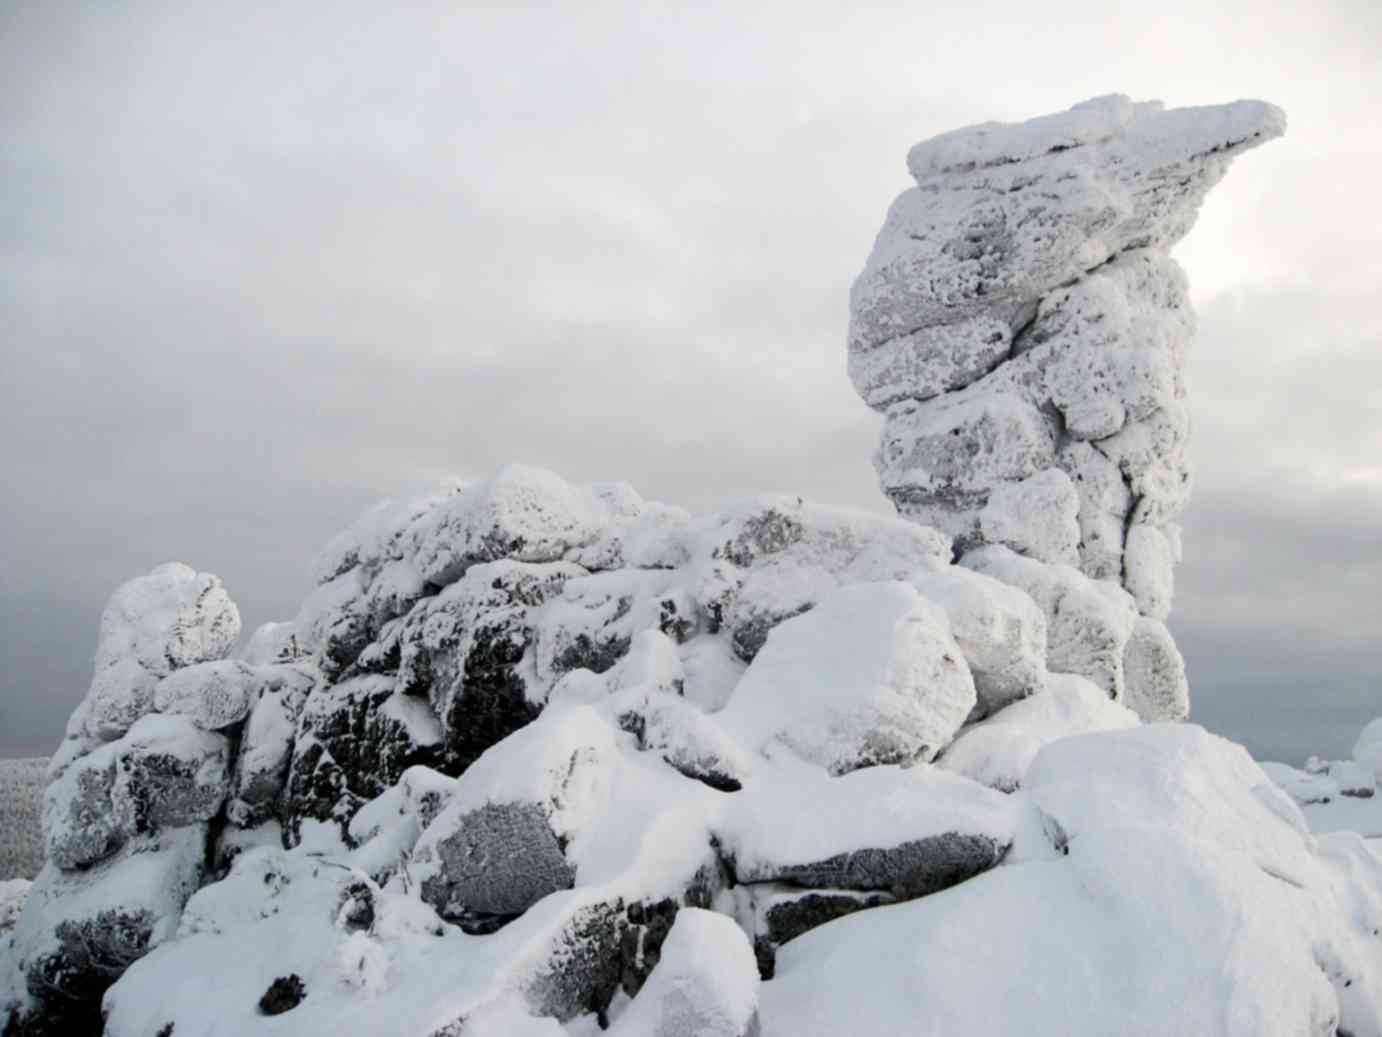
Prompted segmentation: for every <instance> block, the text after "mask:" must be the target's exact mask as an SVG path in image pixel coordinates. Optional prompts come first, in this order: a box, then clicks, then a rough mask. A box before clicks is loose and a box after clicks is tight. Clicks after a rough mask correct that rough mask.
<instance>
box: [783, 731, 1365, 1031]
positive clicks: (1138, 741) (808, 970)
mask: <svg viewBox="0 0 1382 1037" xmlns="http://www.w3.org/2000/svg"><path fill="white" fill-rule="evenodd" d="M1027 788H1028V790H1029V793H1028V794H1030V795H1032V796H1033V798H1034V799H1035V800H1036V801H1037V802H1038V803H1039V804H1040V806H1041V807H1042V809H1043V810H1046V811H1048V812H1050V813H1051V814H1052V815H1053V816H1054V817H1055V819H1056V820H1057V821H1058V822H1059V824H1060V825H1061V826H1062V827H1063V828H1064V829H1065V831H1066V832H1067V833H1068V835H1069V837H1070V841H1069V856H1068V857H1066V858H1059V859H1036V860H1032V861H1029V862H1025V863H1020V864H1015V865H1012V866H1008V867H1002V868H998V869H995V870H993V871H990V872H988V873H986V874H983V875H980V876H978V877H977V878H974V879H971V880H970V881H968V882H965V883H962V884H961V885H959V886H957V887H955V888H954V889H951V890H947V891H945V892H943V893H939V894H935V895H933V896H930V897H926V898H923V899H921V900H918V901H914V902H911V903H907V904H901V905H897V906H893V907H883V908H878V909H875V910H873V911H867V912H861V913H859V914H855V915H852V916H850V917H848V918H845V919H841V920H839V921H837V922H834V923H831V924H830V925H826V926H823V927H821V928H819V929H816V930H814V931H812V932H809V933H807V934H805V935H804V936H801V937H799V938H798V939H796V940H794V941H793V942H792V943H790V944H789V945H787V946H786V947H784V948H783V949H782V950H781V952H780V953H779V956H778V963H777V978H776V979H774V981H773V982H772V983H769V984H766V985H765V986H764V988H763V1011H762V1016H763V1021H764V1033H765V1034H766V1035H777V1034H781V1035H783V1037H786V1035H792V1037H801V1035H808V1037H809V1035H816V1034H820V1035H826V1034H832V1035H833V1034H841V1033H868V1034H872V1035H881V1037H889V1035H899V1037H900V1035H904V1034H905V1035H909V1037H914V1035H917V1034H922V1035H932V1034H934V1035H937V1037H940V1035H943V1034H953V1033H961V1032H982V1033H1041V1034H1057V1033H1062V1034H1063V1033H1081V1034H1084V1033H1117V1034H1124V1035H1134V1037H1137V1035H1147V1037H1150V1035H1153V1034H1156V1035H1162V1034H1171V1033H1175V1034H1192V1033H1193V1034H1196V1035H1201V1037H1214V1035H1221V1034H1222V1035H1228V1034H1235V1035H1244V1037H1247V1035H1249V1034H1256V1035H1262V1034H1267V1035H1272V1034H1279V1035H1281V1037H1287V1035H1301V1034H1318V1035H1321V1037H1323V1035H1327V1034H1332V1033H1334V1032H1335V1029H1336V1028H1337V1029H1339V1030H1341V1031H1342V1030H1347V1031H1348V1032H1350V1033H1366V1034H1375V1033H1377V1032H1379V1024H1378V1020H1379V1018H1382V1017H1380V1016H1379V1004H1380V1002H1379V1000H1378V998H1379V994H1382V971H1379V969H1382V946H1379V944H1378V941H1377V939H1376V937H1375V936H1374V935H1373V932H1374V931H1375V930H1376V928H1377V926H1378V923H1379V921H1382V913H1380V912H1382V896H1380V895H1379V894H1382V887H1379V885H1378V883H1379V881H1382V864H1380V863H1379V861H1378V859H1377V858H1376V857H1375V856H1373V855H1372V854H1371V853H1370V852H1369V851H1368V850H1366V849H1364V848H1363V847H1362V844H1361V842H1360V841H1358V840H1357V839H1356V837H1354V838H1353V839H1352V840H1350V839H1347V838H1342V837H1332V838H1335V839H1336V841H1332V842H1330V843H1328V844H1319V845H1317V844H1316V842H1315V840H1314V839H1312V838H1311V837H1310V836H1309V835H1308V834H1307V833H1306V832H1304V830H1303V827H1304V826H1303V822H1302V821H1301V820H1300V817H1299V814H1298V813H1297V812H1295V810H1294V807H1292V806H1291V805H1290V804H1289V803H1285V804H1282V803H1281V802H1279V800H1278V799H1277V797H1280V796H1281V794H1280V793H1279V792H1278V791H1277V790H1275V789H1274V788H1272V787H1271V786H1270V783H1269V782H1267V780H1266V777H1265V775H1263V774H1262V772H1261V771H1260V770H1259V769H1258V768H1257V767H1256V766H1255V765H1254V764H1253V763H1252V761H1251V760H1250V759H1249V758H1248V757H1247V754H1246V753H1244V752H1243V750H1242V749H1240V748H1238V747H1236V746H1233V745H1231V744H1230V743H1226V742H1223V741H1222V740H1220V739H1216V738H1214V737H1213V736H1210V735H1207V734H1205V733H1204V732H1203V731H1201V730H1199V729H1198V728H1194V727H1190V726H1163V725H1157V726H1153V727H1147V728H1141V729H1134V730H1130V731H1125V732H1100V733H1095V734H1089V735H1083V736H1079V737H1074V738H1069V739H1065V740H1061V741H1057V742H1055V743H1053V744H1051V745H1050V746H1048V747H1047V748H1046V749H1044V750H1042V752H1041V753H1040V754H1039V755H1038V757H1037V760H1036V762H1035V763H1034V765H1033V767H1032V769H1031V772H1030V773H1029V781H1028V785H1027ZM921 1006H925V1007H924V1009H923V1008H921Z"/></svg>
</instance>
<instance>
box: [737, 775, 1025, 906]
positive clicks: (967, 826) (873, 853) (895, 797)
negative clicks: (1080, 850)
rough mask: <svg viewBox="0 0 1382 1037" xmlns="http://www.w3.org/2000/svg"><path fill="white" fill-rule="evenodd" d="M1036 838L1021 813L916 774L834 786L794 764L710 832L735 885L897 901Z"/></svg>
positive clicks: (756, 786)
mask: <svg viewBox="0 0 1382 1037" xmlns="http://www.w3.org/2000/svg"><path fill="white" fill-rule="evenodd" d="M804 819H809V823H803V822H804ZM1040 832H1041V824H1040V821H1039V819H1037V818H1036V815H1035V814H1033V813H1031V812H1030V811H1029V810H1028V808H1027V807H1026V805H1025V804H1022V803H1016V802H1013V801H1012V800H1011V799H1010V798H1009V797H1006V796H1003V795H1002V794H1000V793H998V792H995V791H993V790H992V789H987V788H984V787H983V786H981V785H979V784H977V783H975V782H973V781H970V780H968V779H966V778H961V777H958V776H956V775H954V774H949V773H947V772H945V771H942V770H940V769H938V768H933V767H928V766H925V765H917V766H915V767H911V768H900V767H891V766H888V767H871V768H868V769H865V770H860V771H855V772H852V773H850V774H846V775H843V776H841V777H838V778H832V777H829V776H827V775H824V774H822V773H821V772H820V771H816V770H813V769H811V768H805V767H802V766H801V765H799V764H798V765H795V766H787V767H783V768H768V769H762V770H760V772H759V773H758V775H757V776H756V778H755V781H754V782H753V783H752V784H750V785H749V786H748V787H747V788H746V789H745V790H744V791H743V792H742V793H738V794H736V795H735V796H734V797H733V798H732V799H731V800H730V801H729V802H728V803H727V804H726V805H725V808H724V813H723V814H722V816H721V817H720V818H719V820H718V821H717V822H716V825H715V834H716V838H717V839H718V841H719V844H720V847H721V852H722V853H723V854H724V856H725V859H726V861H727V863H728V866H729V868H730V870H731V872H732V874H733V876H734V879H735V881H736V882H737V883H740V884H753V883H765V882H787V883H791V884H794V885H796V886H801V887H809V888H814V889H828V890H842V889H843V890H854V891H856V892H885V893H888V894H889V895H891V896H892V897H894V898H895V899H898V900H908V899H911V898H913V897H919V896H926V895H928V894H930V893H934V892H936V891H938V890H941V889H945V888H947V887H949V886H952V885H954V884H956V883H957V882H961V881H963V880H964V879H967V878H969V877H971V876H973V875H977V874H979V873H980V872H982V871H985V870H987V869H989V868H992V867H993V866H995V865H996V864H998V863H999V862H1000V861H1002V860H1003V858H1004V856H1005V855H1006V854H1007V853H1008V851H1009V849H1011V848H1012V846H1013V845H1014V843H1015V842H1018V841H1021V840H1025V841H1026V842H1027V843H1028V844H1029V845H1028V849H1029V850H1030V851H1032V852H1035V851H1036V850H1039V849H1041V848H1043V847H1045V843H1044V841H1043V838H1042V836H1041V835H1040V834H1039V833H1040ZM1038 844H1040V845H1038ZM1046 848H1047V849H1049V847H1046Z"/></svg>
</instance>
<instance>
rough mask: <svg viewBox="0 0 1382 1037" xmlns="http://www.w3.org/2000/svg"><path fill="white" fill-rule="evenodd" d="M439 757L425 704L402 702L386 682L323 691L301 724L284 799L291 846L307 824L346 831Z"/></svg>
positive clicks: (377, 679) (370, 679)
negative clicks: (405, 777) (416, 769)
mask: <svg viewBox="0 0 1382 1037" xmlns="http://www.w3.org/2000/svg"><path fill="white" fill-rule="evenodd" d="M441 756H442V746H441V731H440V728H439V727H438V725H437V723H436V720H435V718H433V717H432V715H431V714H430V713H429V712H428V711H427V708H426V706H425V704H423V703H421V702H419V701H417V700H416V699H409V698H405V697H403V696H400V695H397V694H396V693H395V691H394V682H393V680H392V679H390V678H388V677H382V676H362V677H356V678H352V679H349V680H346V681H344V682H342V683H340V684H336V685H332V686H329V687H324V688H320V689H318V690H317V691H315V692H314V693H313V694H312V695H311V696H310V697H309V698H308V700H307V704H306V706H304V708H303V712H302V717H301V719H300V720H299V722H298V730H297V735H296V741H295V749H294V756H293V760H292V765H291V769H290V771H289V776H288V784H287V789H286V793H285V800H286V802H285V807H286V813H287V828H286V833H287V838H288V839H289V841H290V842H296V840H297V838H298V833H299V829H300V826H301V822H302V820H303V819H304V818H312V819H314V820H317V821H335V822H337V823H339V824H341V825H342V826H344V825H346V824H348V823H349V821H350V819H351V817H353V816H354V814H355V811H356V810H358V809H359V807H360V806H361V804H363V803H365V802H366V801H367V800H370V799H373V798H374V797H375V796H377V795H379V794H380V793H382V792H383V791H385V790H386V789H388V788H390V787H391V786H392V785H393V784H394V783H396V782H397V781H398V779H399V778H400V777H401V776H402V774H403V772H404V771H405V770H407V769H408V768H409V767H411V766H413V765H415V764H426V765H432V764H435V763H437V762H439V761H440V759H441Z"/></svg>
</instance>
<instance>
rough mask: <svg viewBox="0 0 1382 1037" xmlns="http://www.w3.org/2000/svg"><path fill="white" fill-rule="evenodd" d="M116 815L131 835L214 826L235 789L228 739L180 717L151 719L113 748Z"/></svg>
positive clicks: (113, 811) (112, 801)
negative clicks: (211, 822) (206, 824)
mask: <svg viewBox="0 0 1382 1037" xmlns="http://www.w3.org/2000/svg"><path fill="white" fill-rule="evenodd" d="M111 749H113V750H114V756H115V780H114V783H113V784H112V785H111V790H110V804H111V815H112V817H113V818H114V820H115V823H116V825H117V826H118V827H119V829H120V830H121V831H122V832H124V833H125V834H126V835H127V836H136V835H143V834H146V833H152V832H159V831H162V830H163V829H165V828H180V827H183V826H186V825H194V824H196V823H197V822H199V821H209V820H210V819H211V818H213V817H215V816H216V815H217V813H219V812H220V809H221V804H222V803H223V802H224V800H225V797H226V792H227V790H228V788H229V784H230V773H229V772H230V761H229V744H228V743H227V741H226V739H225V737H224V736H223V735H218V734H213V733H212V732H209V731H204V730H202V729H201V728H199V727H197V726H196V725H195V724H193V723H192V722H191V721H190V720H188V719H186V718H185V717H180V716H158V715H150V716H146V717H144V718H143V719H141V720H140V721H138V722H137V723H136V724H135V725H134V726H133V727H131V728H130V729H129V732H128V733H127V734H126V735H125V737H124V738H122V739H120V741H119V742H117V743H116V744H115V745H113V746H111Z"/></svg>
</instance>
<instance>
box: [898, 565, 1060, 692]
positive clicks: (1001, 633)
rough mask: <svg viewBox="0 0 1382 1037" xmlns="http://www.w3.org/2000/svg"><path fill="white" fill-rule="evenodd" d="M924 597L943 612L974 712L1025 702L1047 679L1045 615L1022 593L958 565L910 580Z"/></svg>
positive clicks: (1008, 585)
mask: <svg viewBox="0 0 1382 1037" xmlns="http://www.w3.org/2000/svg"><path fill="white" fill-rule="evenodd" d="M911 582H912V586H914V587H915V588H916V589H917V590H918V591H919V592H920V593H921V596H922V597H923V598H926V599H927V600H928V601H931V602H934V603H935V604H937V605H939V606H941V608H943V609H945V614H946V616H947V618H948V619H949V620H950V632H951V633H952V634H953V635H954V637H955V643H956V644H958V645H959V646H960V651H962V652H963V653H964V657H965V661H966V662H967V663H969V672H970V674H971V675H972V676H973V677H974V691H975V694H976V696H977V697H978V707H977V708H978V709H979V711H981V712H982V713H985V714H987V713H992V712H993V711H994V710H998V709H1002V708H1003V707H1004V706H1006V705H1007V704H1008V703H1010V702H1014V701H1016V700H1017V699H1021V698H1025V697H1026V696H1028V695H1031V694H1032V693H1033V692H1035V691H1037V690H1038V689H1039V688H1041V686H1042V681H1043V680H1044V679H1045V676H1046V616H1045V614H1044V613H1043V612H1042V611H1041V609H1039V608H1038V607H1037V605H1036V602H1034V601H1033V600H1032V599H1031V598H1030V597H1029V596H1028V595H1027V594H1026V593H1024V592H1023V591H1021V590H1019V589H1018V588H1016V587H1014V586H1011V585H1010V584H1006V583H1003V582H1001V581H999V580H995V579H993V578H992V577H990V576H985V575H984V574H983V573H979V572H975V571H973V570H971V569H964V568H961V567H958V566H948V567H946V568H945V569H941V570H938V571H936V572H931V573H924V574H920V575H917V576H914V577H912V581H911Z"/></svg>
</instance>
